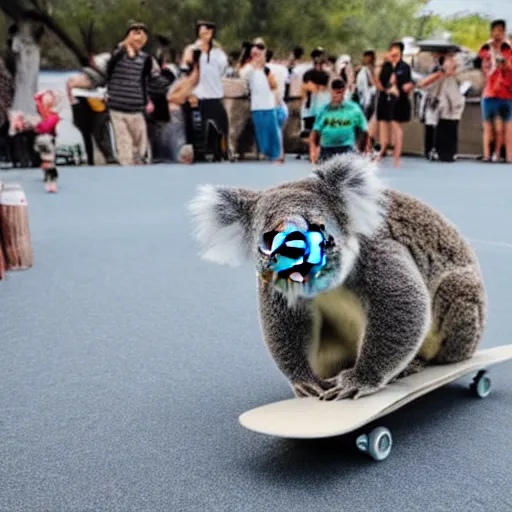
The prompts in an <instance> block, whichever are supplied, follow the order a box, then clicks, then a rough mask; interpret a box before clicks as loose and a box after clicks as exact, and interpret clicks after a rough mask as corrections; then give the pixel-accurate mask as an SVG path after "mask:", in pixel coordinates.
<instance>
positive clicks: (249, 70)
mask: <svg viewBox="0 0 512 512" xmlns="http://www.w3.org/2000/svg"><path fill="white" fill-rule="evenodd" d="M240 78H242V80H243V81H244V82H245V83H246V84H247V87H248V88H249V94H250V96H251V111H254V110H273V109H274V108H276V97H275V95H274V92H273V91H272V89H271V88H270V84H269V83H268V78H267V75H266V74H265V71H263V69H255V68H254V67H253V66H252V65H251V64H246V65H245V66H244V67H243V68H242V69H241V71H240Z"/></svg>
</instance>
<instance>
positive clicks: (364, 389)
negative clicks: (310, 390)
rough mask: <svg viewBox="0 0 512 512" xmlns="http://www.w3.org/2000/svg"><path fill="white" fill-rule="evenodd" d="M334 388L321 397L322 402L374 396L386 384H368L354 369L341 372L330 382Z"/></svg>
mask: <svg viewBox="0 0 512 512" xmlns="http://www.w3.org/2000/svg"><path fill="white" fill-rule="evenodd" d="M329 382H330V383H332V387H331V388H330V389H328V390H327V391H324V392H323V393H322V394H321V395H320V399H321V400H342V399H344V398H353V399H356V398H361V397H363V396H367V395H372V394H373V393H376V392H377V391H379V390H380V389H382V388H383V387H384V385H385V384H384V383H382V384H380V383H379V384H377V383H375V382H367V381H366V380H365V379H362V378H361V377H359V376H358V375H357V374H356V371H355V369H354V368H350V369H348V370H343V371H341V372H340V373H339V374H338V375H337V376H336V377H333V378H332V379H330V380H329Z"/></svg>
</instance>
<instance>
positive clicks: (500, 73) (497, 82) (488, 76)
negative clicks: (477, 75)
mask: <svg viewBox="0 0 512 512" xmlns="http://www.w3.org/2000/svg"><path fill="white" fill-rule="evenodd" d="M491 45H492V42H491V41H488V42H487V43H485V44H484V45H482V47H481V48H480V50H479V52H478V56H479V57H480V58H481V59H482V71H483V73H484V77H485V86H484V92H483V97H484V98H500V99H504V100H512V46H511V44H510V43H509V42H508V41H504V42H503V43H502V44H501V47H500V48H499V49H497V48H494V51H493V48H492V46H491ZM493 54H494V55H493ZM497 56H501V57H502V58H503V59H505V62H504V63H501V64H500V63H497V62H496V57H497Z"/></svg>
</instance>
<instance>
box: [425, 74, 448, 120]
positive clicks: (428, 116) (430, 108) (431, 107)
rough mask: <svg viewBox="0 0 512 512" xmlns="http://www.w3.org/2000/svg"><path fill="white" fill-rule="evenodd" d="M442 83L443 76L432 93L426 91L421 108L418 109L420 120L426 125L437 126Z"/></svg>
mask: <svg viewBox="0 0 512 512" xmlns="http://www.w3.org/2000/svg"><path fill="white" fill-rule="evenodd" d="M443 84H444V78H443V79H441V80H440V82H439V85H438V87H437V91H436V93H435V94H434V95H432V94H429V93H427V94H426V95H425V97H424V102H423V108H422V109H421V111H420V121H421V122H422V123H423V124H425V125H426V126H437V124H438V123H439V116H440V112H439V111H440V109H439V107H440V103H441V101H440V100H439V95H440V93H441V88H442V87H443Z"/></svg>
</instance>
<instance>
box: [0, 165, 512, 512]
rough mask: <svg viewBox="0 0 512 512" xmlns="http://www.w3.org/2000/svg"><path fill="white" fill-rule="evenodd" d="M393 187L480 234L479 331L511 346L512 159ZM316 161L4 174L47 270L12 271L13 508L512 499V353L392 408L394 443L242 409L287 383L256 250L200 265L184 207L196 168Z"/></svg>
mask: <svg viewBox="0 0 512 512" xmlns="http://www.w3.org/2000/svg"><path fill="white" fill-rule="evenodd" d="M384 167H385V169H384V170H383V176H384V178H385V180H386V181H388V182H389V184H390V185H391V186H393V187H396V188H398V189H401V190H404V191H407V192H409V193H413V194H415V195H417V196H418V197H420V198H421V199H424V200H426V201H428V202H429V203H430V204H431V205H433V206H435V207H437V208H439V209H440V210H441V211H442V212H443V213H444V214H446V215H447V216H448V217H449V218H450V219H451V220H452V221H453V222H455V223H457V224H458V225H459V227H460V228H461V230H462V231H463V233H464V234H465V235H466V236H467V237H468V238H470V239H471V241H472V243H473V245H474V247H475V248H476V250H477V252H478V255H479V257H480V259H481V264H482V268H483V272H484V276H485V279H486V283H487V288H488V293H489V299H490V311H489V325H488V328H487V333H486V337H485V341H484V346H487V347H490V346H495V345H501V344H506V343H510V342H511V340H512V336H511V334H512V327H511V326H510V325H509V324H508V321H509V320H510V318H511V306H510V304H511V300H510V297H509V296H508V292H509V290H510V289H512V272H511V270H510V269H511V262H512V222H511V206H510V205H511V202H510V197H511V194H512V168H511V167H510V166H506V165H499V164H494V165H484V164H481V163H476V162H459V163H456V164H453V165H443V164H431V163H428V162H425V161H423V160H419V159H406V160H404V165H403V168H402V169H400V170H394V169H391V168H389V167H386V166H384ZM308 172H309V166H308V164H307V163H305V162H296V161H294V160H290V161H289V162H288V163H287V164H286V165H285V166H283V167H276V166H270V165H267V164H262V163H241V164H235V165H233V164H232V165H214V164H210V165H197V166H193V167H187V166H152V167H140V168H120V167H109V168H65V169H62V170H61V180H60V187H61V190H60V192H59V194H58V195H55V196H53V195H47V194H46V193H45V192H44V191H43V184H42V180H41V178H42V176H41V173H40V171H38V170H34V171H32V170H31V171H11V172H2V173H0V179H9V180H12V181H18V182H20V183H21V184H22V185H23V186H24V188H25V191H26V193H27V196H28V199H29V207H30V215H31V229H32V236H33V244H34V254H35V266H34V267H33V268H32V269H30V270H28V271H24V272H19V273H9V274H8V276H7V278H6V279H5V280H4V281H2V282H0V511H2V512H4V511H5V512H15V511H16V512H18V511H20V512H86V511H87V512H88V511H123V512H124V511H126V512H128V511H137V512H145V511H148V512H156V511H158V512H160V511H168V512H182V511H183V512H196V511H201V512H203V511H205V512H206V511H208V512H210V511H212V512H213V511H215V512H216V511H222V512H224V511H226V512H237V511H251V512H252V511H255V512H260V511H261V512H263V511H265V512H266V511H272V512H281V511H286V512H316V511H319V512H331V511H332V512H334V511H336V512H343V511H347V512H348V511H350V512H359V511H363V512H396V511H405V512H415V511H420V512H441V511H449V512H468V511H472V512H480V511H481V512H489V511H493V512H502V511H503V512H505V511H511V510H512V472H511V467H512V441H511V433H512V363H505V364H502V365H499V366H496V367H495V368H494V370H493V371H492V375H493V383H494V389H493V392H492V393H491V395H490V396H489V397H488V398H487V399H485V400H478V399H475V398H473V397H472V396H471V395H470V394H469V393H468V392H467V385H468V383H469V381H470V379H469V378H467V379H462V380H461V381H459V382H457V383H454V384H451V385H449V386H446V387H445V388H443V389H442V390H439V391H437V392H434V393H431V394H429V395H427V396H425V397H423V398H422V399H420V400H418V401H416V402H414V403H412V404H411V405H409V406H407V407H405V408H403V409H401V410H399V411H397V412H396V413H394V414H393V415H391V416H389V417H387V418H385V419H383V420H381V421H380V422H379V424H384V425H386V426H388V428H390V429H391V430H392V431H393V434H394V440H395V446H394V449H393V452H392V454H391V456H390V458H389V459H388V460H386V461H384V462H382V463H376V462H373V461H371V460H370V459H367V458H365V457H364V456H363V455H362V454H359V453H357V452H356V451H355V449H354V448H353V444H352V443H353V438H352V437H350V436H346V437H342V438H337V439H328V440H320V441H311V442H310V441H307V442H302V441H300V442H299V441H288V440H281V439H274V438H270V437H265V436H261V435H258V434H255V433H252V432H249V431H247V430H245V429H243V428H242V427H241V426H239V424H238V421H237V418H238V415H239V414H240V413H242V412H244V411H246V410H248V409H250V408H253V407H256V406H258V405H262V404H265V403H269V402H272V401H275V400H280V399H285V398H288V397H290V396H291V391H290V389H289V387H288V385H287V383H286V381H285V380H284V379H283V377H282V376H281V375H280V374H279V372H278V371H277V369H276V367H275V366H274V364H273V363H272V361H271V360H270V357H269V355H268V353H267V351H266V348H265V346H264V344H263V341H262V339H261V335H260V331H259V324H258V318H257V311H256V296H255V278H254V273H253V271H252V269H251V267H250V265H245V266H244V267H241V268H237V269H231V268H229V267H221V266H216V265H213V264H210V263H207V262H203V261H201V260H200V259H199V258H198V256H197V247H196V245H195V242H194V240H193V239H192V236H191V229H190V225H189V223H188V221H187V218H186V214H185V210H184V205H185V203H186V202H187V201H188V200H189V199H190V198H191V197H192V196H193V194H194V189H195V187H196V185H197V184H200V183H206V182H211V183H225V184H239V185H245V186H251V187H257V188H260V187H265V186H268V185H271V184H274V183H277V182H279V181H283V180H287V179H291V178H295V177H300V176H304V175H306V174H307V173H308Z"/></svg>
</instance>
